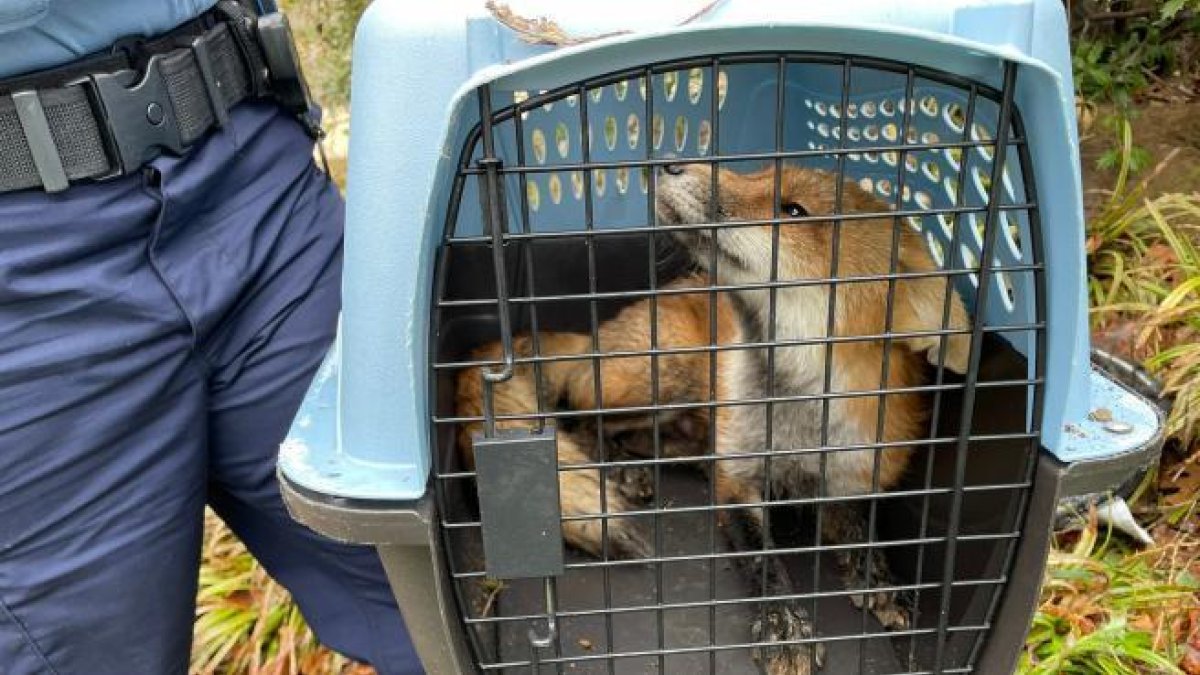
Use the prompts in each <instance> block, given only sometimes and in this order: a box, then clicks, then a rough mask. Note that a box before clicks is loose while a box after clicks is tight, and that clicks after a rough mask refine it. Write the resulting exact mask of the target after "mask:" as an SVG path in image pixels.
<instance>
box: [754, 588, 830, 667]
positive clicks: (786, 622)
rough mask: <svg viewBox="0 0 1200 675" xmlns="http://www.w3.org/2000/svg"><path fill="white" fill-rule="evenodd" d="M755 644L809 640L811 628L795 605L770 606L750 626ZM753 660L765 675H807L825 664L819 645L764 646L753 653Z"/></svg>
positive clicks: (823, 648) (799, 608)
mask: <svg viewBox="0 0 1200 675" xmlns="http://www.w3.org/2000/svg"><path fill="white" fill-rule="evenodd" d="M751 632H752V635H753V637H754V641H755V642H793V641H795V640H803V639H806V638H811V637H812V625H811V624H810V623H809V621H808V617H807V616H806V614H805V612H804V610H803V608H801V607H800V606H798V605H792V604H785V603H772V604H770V605H768V606H767V610H766V614H765V616H764V617H760V618H758V619H756V620H755V621H754V623H753V625H752V626H751ZM754 660H755V661H757V662H758V664H759V666H760V667H761V668H762V669H763V671H764V672H766V673H767V675H809V674H810V673H812V672H813V670H814V669H818V668H821V667H822V666H823V665H824V663H825V647H824V646H823V645H820V644H781V645H764V646H762V647H760V648H758V649H757V650H755V654H754Z"/></svg>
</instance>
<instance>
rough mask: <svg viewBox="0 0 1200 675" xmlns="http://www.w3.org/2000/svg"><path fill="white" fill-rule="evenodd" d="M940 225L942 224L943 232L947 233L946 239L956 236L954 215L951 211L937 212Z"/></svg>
mask: <svg viewBox="0 0 1200 675" xmlns="http://www.w3.org/2000/svg"><path fill="white" fill-rule="evenodd" d="M937 220H938V225H941V226H942V232H944V233H945V234H946V239H953V238H954V216H952V215H950V214H949V213H939V214H937Z"/></svg>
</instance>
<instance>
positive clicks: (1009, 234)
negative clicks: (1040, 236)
mask: <svg viewBox="0 0 1200 675" xmlns="http://www.w3.org/2000/svg"><path fill="white" fill-rule="evenodd" d="M1003 218H1004V225H1005V227H1004V234H1005V238H1006V239H1007V240H1008V247H1009V248H1010V249H1012V253H1013V255H1014V256H1015V257H1016V258H1017V259H1018V260H1020V259H1021V256H1022V251H1021V224H1020V221H1018V220H1017V219H1016V218H1015V217H1013V215H1012V214H1011V213H1007V212H1005V213H1004V215H1003Z"/></svg>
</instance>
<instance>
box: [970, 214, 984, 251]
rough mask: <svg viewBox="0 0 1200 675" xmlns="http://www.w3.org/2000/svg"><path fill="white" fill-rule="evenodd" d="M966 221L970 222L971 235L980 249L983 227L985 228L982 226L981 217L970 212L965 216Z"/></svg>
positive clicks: (981, 246)
mask: <svg viewBox="0 0 1200 675" xmlns="http://www.w3.org/2000/svg"><path fill="white" fill-rule="evenodd" d="M967 222H969V223H970V224H971V236H972V237H973V238H974V239H975V243H976V244H977V245H978V246H979V248H980V249H982V248H983V233H984V229H985V228H984V225H985V223H984V220H983V218H980V217H979V216H977V215H975V214H974V213H972V214H970V215H968V216H967Z"/></svg>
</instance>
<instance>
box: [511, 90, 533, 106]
mask: <svg viewBox="0 0 1200 675" xmlns="http://www.w3.org/2000/svg"><path fill="white" fill-rule="evenodd" d="M528 100H529V92H527V91H525V90H524V89H518V90H516V91H514V92H513V103H524V102H525V101H528Z"/></svg>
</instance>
